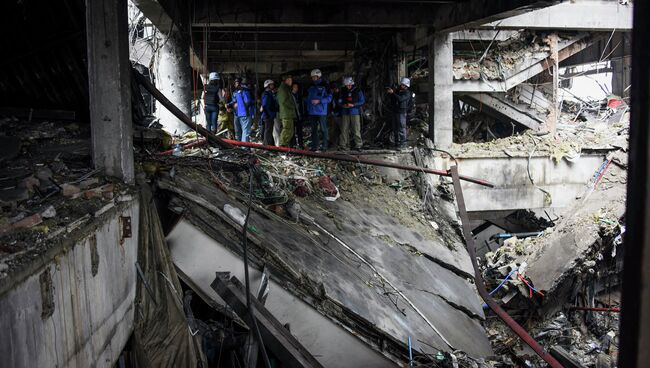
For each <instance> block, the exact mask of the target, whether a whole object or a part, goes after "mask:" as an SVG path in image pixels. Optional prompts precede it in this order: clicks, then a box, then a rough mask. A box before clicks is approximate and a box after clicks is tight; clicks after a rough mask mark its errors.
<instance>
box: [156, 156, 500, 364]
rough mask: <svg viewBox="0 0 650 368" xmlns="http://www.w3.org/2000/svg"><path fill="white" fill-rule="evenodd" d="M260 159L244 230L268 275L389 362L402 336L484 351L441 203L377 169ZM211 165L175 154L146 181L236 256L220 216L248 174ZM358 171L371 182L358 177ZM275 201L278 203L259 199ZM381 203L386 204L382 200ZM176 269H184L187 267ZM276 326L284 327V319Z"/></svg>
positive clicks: (401, 352) (240, 195)
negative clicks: (166, 169) (428, 204)
mask: <svg viewBox="0 0 650 368" xmlns="http://www.w3.org/2000/svg"><path fill="white" fill-rule="evenodd" d="M241 159H242V158H240V160H241ZM260 161H261V162H262V165H261V166H262V167H267V168H269V169H271V170H272V169H273V168H275V169H276V170H277V171H279V174H273V171H271V170H269V173H271V174H270V175H269V174H266V172H263V174H260V175H259V176H257V178H260V177H261V178H260V179H261V181H262V182H263V184H261V183H260V182H258V181H257V180H256V184H255V187H254V193H255V196H256V202H258V201H259V202H258V203H256V205H255V206H254V208H253V212H252V213H251V220H250V225H249V227H250V230H251V243H253V244H255V246H254V247H253V248H251V251H252V254H251V257H252V260H253V263H254V264H255V265H256V268H258V269H259V270H261V269H262V268H263V266H264V265H266V266H269V267H270V268H271V274H272V275H273V276H272V280H275V281H277V282H278V283H280V284H281V285H282V286H283V287H284V288H286V289H287V290H289V291H291V292H292V293H293V294H294V295H296V296H298V297H300V298H302V299H303V301H305V302H307V303H308V304H310V305H311V306H312V307H313V308H315V309H316V310H318V311H319V312H320V313H322V314H324V315H325V316H326V317H328V318H330V319H332V320H333V321H334V322H335V323H337V324H340V325H342V326H344V327H345V328H346V329H348V330H349V331H351V332H352V333H353V334H354V335H357V336H358V337H360V338H361V339H362V340H364V341H365V342H366V343H367V344H369V345H370V346H372V347H373V348H375V349H376V350H378V351H380V352H382V353H383V354H385V355H386V356H387V357H389V358H391V359H393V360H395V361H396V362H397V361H400V360H403V359H404V356H405V354H406V351H405V347H406V345H405V344H406V341H407V340H408V338H409V336H410V337H411V339H412V341H413V347H414V348H415V349H417V350H418V351H420V352H421V353H422V354H425V355H432V356H435V354H436V353H438V352H439V351H446V352H452V351H454V350H456V349H460V350H463V351H465V352H467V353H468V354H469V355H470V356H472V357H474V358H484V357H487V356H489V355H491V348H490V345H489V342H488V340H487V338H486V335H485V333H484V331H483V328H482V327H481V323H480V322H481V320H482V319H483V318H484V315H483V311H482V309H481V307H480V301H479V299H478V298H477V295H476V293H475V292H474V291H473V290H474V287H473V285H472V282H471V281H470V276H469V275H471V273H472V271H471V265H470V264H469V262H468V261H467V255H466V251H465V249H464V247H463V246H462V240H461V238H460V236H459V235H458V230H457V222H456V221H455V219H454V218H452V217H449V214H450V212H448V209H447V212H446V213H445V212H440V213H436V214H435V216H433V215H432V214H429V213H426V212H425V211H423V209H422V205H421V201H420V200H419V195H418V194H417V192H416V191H415V188H414V185H415V181H414V180H412V179H411V178H409V177H403V178H401V180H394V181H392V182H390V183H387V182H385V180H386V176H384V175H382V174H381V173H379V172H377V171H376V170H374V169H372V168H367V167H363V166H359V165H354V164H349V165H340V167H336V165H332V164H331V163H328V162H324V161H315V160H306V159H289V158H285V159H282V158H277V157H275V158H264V157H263V156H262V157H261V160H260ZM215 162H219V161H215ZM168 164H172V163H168ZM212 165H213V167H212V168H210V167H207V166H205V165H203V167H197V166H193V165H186V164H184V163H183V160H178V161H176V162H174V163H173V166H172V168H171V169H170V170H171V171H172V172H173V176H171V177H170V175H166V176H167V177H163V178H162V179H160V180H158V181H157V185H158V187H159V188H160V189H163V190H166V191H169V192H172V193H174V196H173V197H172V200H171V202H170V203H171V204H170V205H171V206H172V208H173V209H174V210H175V211H177V212H178V211H182V214H183V218H184V219H185V220H187V221H189V222H190V223H191V224H192V225H193V226H195V227H197V228H199V229H201V230H203V232H204V233H206V234H208V235H209V236H211V237H212V238H213V239H214V240H215V241H216V242H217V243H219V244H220V245H221V246H222V247H227V248H228V249H229V250H230V251H231V252H234V253H236V254H240V253H241V249H240V245H239V243H240V239H239V234H238V231H240V228H241V225H237V224H236V217H234V218H233V217H232V216H231V217H229V215H227V213H232V212H233V209H232V207H234V208H236V210H234V212H237V213H243V212H244V209H245V205H244V203H242V202H245V200H246V195H245V192H246V190H247V188H246V185H247V182H248V179H247V177H248V174H247V173H246V170H243V171H242V169H241V168H240V169H239V171H238V172H235V173H228V172H227V170H223V169H221V170H220V169H218V168H215V167H214V166H215V165H216V164H215V163H213V164H212ZM278 169H279V170H278ZM328 172H332V173H335V177H334V178H331V179H332V180H333V181H334V182H336V183H337V185H336V186H334V190H335V191H340V194H339V193H337V194H335V197H331V196H330V197H328V196H326V195H327V194H326V193H327V192H326V191H324V189H323V188H324V186H323V185H322V179H321V180H320V182H321V184H319V180H318V179H319V178H329V177H328V176H327V173H328ZM210 173H211V174H210ZM315 173H316V175H320V176H315V175H314V174H315ZM359 177H363V178H365V180H367V181H368V183H369V184H370V185H367V184H366V185H363V184H361V185H360V184H358V180H356V179H357V178H359ZM273 179H274V182H271V181H270V180H273ZM328 181H329V180H328ZM296 183H298V184H296ZM331 183H332V182H329V184H330V185H331ZM305 187H306V189H305V192H309V193H311V194H308V195H306V197H304V198H300V197H299V196H297V195H294V194H292V193H296V192H298V193H301V192H300V191H301V190H302V188H305ZM226 188H227V190H226V191H224V190H223V189H226ZM264 188H266V190H265V189H264ZM325 188H331V186H325ZM282 189H285V191H284V194H283V195H280V194H281V193H282ZM291 189H293V190H291ZM431 190H434V191H435V192H437V193H438V198H439V201H440V202H441V203H439V207H441V208H444V207H449V206H450V205H452V206H453V203H452V202H450V197H449V194H448V193H447V192H446V191H447V190H448V189H439V188H432V189H431ZM303 195H304V194H303ZM330 195H331V194H330ZM339 195H340V197H339ZM283 197H284V198H283ZM336 197H339V198H338V199H336V200H334V201H332V200H331V199H333V198H336ZM277 198H280V199H279V203H277V204H272V205H264V202H265V201H278V199H277ZM328 199H330V200H328ZM391 202H393V203H395V204H396V206H386V204H387V203H388V204H389V203H391ZM409 203H410V205H408V204H409ZM379 204H381V205H382V207H379V206H378V205H379ZM397 204H399V205H397ZM197 205H198V206H197ZM230 206H232V207H230ZM389 208H390V209H389ZM181 209H182V210H181ZM391 209H401V210H398V212H399V213H395V212H394V211H393V210H391ZM443 211H444V210H443ZM451 213H453V212H451ZM170 236H172V237H174V233H173V231H172V233H171V235H170ZM176 242H182V239H176V240H175V241H174V242H172V253H173V256H174V257H179V258H181V259H183V258H187V257H188V256H186V255H183V254H180V253H178V252H180V250H179V249H178V246H175V245H173V244H176ZM179 246H180V245H179ZM186 267H188V268H186ZM181 268H182V269H183V271H184V272H186V273H188V274H194V273H195V272H194V271H195V270H193V269H192V266H191V265H188V264H185V265H184V266H182V267H181ZM202 272H205V273H207V274H208V275H209V274H213V273H214V270H209V269H208V270H202ZM272 294H273V290H271V295H272ZM396 316H398V317H399V318H398V319H395V317H396ZM282 322H283V323H284V322H286V323H290V324H291V325H294V323H292V321H291V319H290V318H289V319H288V320H286V321H282ZM309 348H312V349H318V348H317V347H310V346H308V349H309ZM314 355H315V356H318V354H316V353H315V354H314ZM339 364H341V363H339Z"/></svg>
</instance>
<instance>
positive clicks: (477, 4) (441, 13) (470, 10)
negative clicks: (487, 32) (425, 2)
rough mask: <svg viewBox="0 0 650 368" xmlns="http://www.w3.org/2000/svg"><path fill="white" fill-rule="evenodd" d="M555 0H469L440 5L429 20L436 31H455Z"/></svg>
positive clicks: (548, 3) (536, 7)
mask: <svg viewBox="0 0 650 368" xmlns="http://www.w3.org/2000/svg"><path fill="white" fill-rule="evenodd" d="M557 2H558V1H557V0H539V1H538V0H525V1H518V0H500V1H494V0H469V1H464V2H461V3H453V4H451V3H450V4H445V5H442V6H440V8H439V9H438V10H437V11H436V15H435V17H434V18H433V19H431V20H430V21H429V24H432V25H433V27H435V30H436V32H439V33H443V32H455V31H460V30H463V29H472V28H478V26H480V25H482V24H485V23H489V22H493V21H498V20H501V19H504V18H509V17H514V16H517V15H520V14H524V13H526V12H529V11H531V10H534V9H539V8H541V7H544V6H549V5H552V4H555V3H557Z"/></svg>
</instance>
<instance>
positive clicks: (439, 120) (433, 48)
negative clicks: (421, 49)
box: [429, 33, 454, 149]
mask: <svg viewBox="0 0 650 368" xmlns="http://www.w3.org/2000/svg"><path fill="white" fill-rule="evenodd" d="M452 47H453V45H452V37H451V34H450V33H443V34H439V33H436V34H434V35H433V37H432V38H431V41H430V42H429V136H430V138H431V140H432V141H433V144H434V145H435V146H436V147H437V148H442V149H446V148H449V147H450V146H451V143H452V139H453V127H454V119H453V115H454V102H453V73H452V64H453V54H452V50H453V49H452Z"/></svg>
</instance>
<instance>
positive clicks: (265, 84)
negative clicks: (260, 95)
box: [264, 79, 275, 88]
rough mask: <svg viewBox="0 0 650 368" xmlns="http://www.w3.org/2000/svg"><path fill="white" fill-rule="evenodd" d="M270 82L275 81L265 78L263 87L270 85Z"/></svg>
mask: <svg viewBox="0 0 650 368" xmlns="http://www.w3.org/2000/svg"><path fill="white" fill-rule="evenodd" d="M271 84H275V82H273V81H272V80H270V79H267V80H265V81H264V88H266V87H268V86H270V85H271Z"/></svg>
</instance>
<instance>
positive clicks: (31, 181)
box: [19, 175, 41, 192]
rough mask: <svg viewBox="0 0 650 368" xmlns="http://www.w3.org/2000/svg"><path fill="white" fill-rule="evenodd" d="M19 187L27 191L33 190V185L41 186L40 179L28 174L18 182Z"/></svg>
mask: <svg viewBox="0 0 650 368" xmlns="http://www.w3.org/2000/svg"><path fill="white" fill-rule="evenodd" d="M19 186H20V187H21V188H25V189H27V190H28V191H29V192H33V191H34V187H39V186H41V181H40V180H38V179H36V178H35V177H34V176H33V175H32V176H28V177H26V178H25V179H23V180H22V181H21V182H20V185H19Z"/></svg>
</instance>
